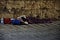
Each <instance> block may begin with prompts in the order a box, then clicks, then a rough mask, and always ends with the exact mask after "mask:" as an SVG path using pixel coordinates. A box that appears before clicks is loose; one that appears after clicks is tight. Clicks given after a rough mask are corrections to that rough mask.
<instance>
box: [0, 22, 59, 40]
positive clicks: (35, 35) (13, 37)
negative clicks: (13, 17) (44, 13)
mask: <svg viewBox="0 0 60 40" xmlns="http://www.w3.org/2000/svg"><path fill="white" fill-rule="evenodd" d="M59 39H60V21H57V22H53V23H46V24H32V25H31V24H29V25H9V24H0V40H59Z"/></svg>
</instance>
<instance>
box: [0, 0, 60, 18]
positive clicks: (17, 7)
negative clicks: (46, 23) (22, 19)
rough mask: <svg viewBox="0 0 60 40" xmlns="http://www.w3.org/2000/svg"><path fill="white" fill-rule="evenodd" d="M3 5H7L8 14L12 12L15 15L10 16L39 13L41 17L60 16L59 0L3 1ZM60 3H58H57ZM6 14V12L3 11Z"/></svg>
mask: <svg viewBox="0 0 60 40" xmlns="http://www.w3.org/2000/svg"><path fill="white" fill-rule="evenodd" d="M1 4H2V7H3V6H6V8H7V9H8V12H7V13H6V14H12V15H13V16H8V17H15V18H16V17H17V16H20V15H23V14H24V15H27V16H28V15H29V14H32V15H33V16H34V15H39V16H40V18H58V16H60V15H59V12H57V11H56V10H57V9H59V10H60V6H58V5H59V4H58V1H57V0H40V1H39V0H38V1H36V0H35V1H34V0H33V1H31V0H28V1H27V0H25V1H24V0H20V1H19V0H18V1H11V0H9V1H2V2H1ZM57 4H58V5H57ZM3 15H4V13H3Z"/></svg>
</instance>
